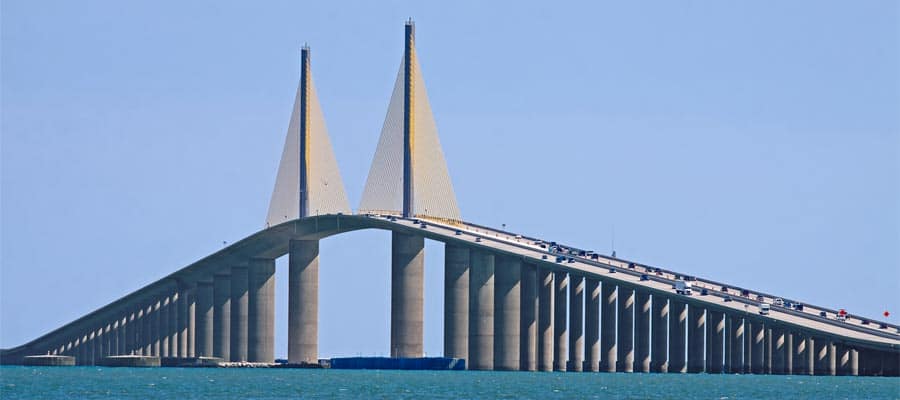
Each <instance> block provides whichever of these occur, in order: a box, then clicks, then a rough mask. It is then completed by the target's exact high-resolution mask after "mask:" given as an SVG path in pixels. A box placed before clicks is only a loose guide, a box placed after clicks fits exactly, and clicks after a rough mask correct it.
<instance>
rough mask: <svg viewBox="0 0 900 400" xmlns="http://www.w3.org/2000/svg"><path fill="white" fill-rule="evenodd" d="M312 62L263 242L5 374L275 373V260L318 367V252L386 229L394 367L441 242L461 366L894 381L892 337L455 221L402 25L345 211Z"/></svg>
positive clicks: (44, 345)
mask: <svg viewBox="0 0 900 400" xmlns="http://www.w3.org/2000/svg"><path fill="white" fill-rule="evenodd" d="M310 54H311V53H310V50H309V49H308V48H304V49H303V50H302V52H301V74H300V75H301V76H300V82H299V85H298V88H297V95H296V98H295V101H294V107H293V110H292V113H291V119H290V122H289V124H288V132H287V136H286V139H285V145H284V150H283V153H282V156H281V163H280V165H279V169H278V172H277V174H278V175H277V179H276V184H275V188H274V190H273V192H272V198H271V201H270V206H269V210H268V214H267V216H266V220H265V229H263V230H261V231H259V232H256V233H254V234H252V235H250V236H248V237H246V238H244V239H243V240H240V241H238V242H236V243H234V244H232V245H230V246H228V247H226V248H224V249H222V250H220V251H217V252H216V253H213V254H211V255H209V256H207V257H205V258H203V259H201V260H199V261H197V262H195V263H193V264H191V265H188V266H186V267H184V268H182V269H180V270H177V271H175V272H173V273H172V274H170V275H168V276H166V277H163V278H162V279H160V280H158V281H156V282H154V283H152V284H150V285H148V286H146V287H144V288H142V289H140V290H137V291H135V292H133V293H130V294H127V295H125V296H124V297H122V298H120V299H119V300H117V301H115V302H113V303H111V304H108V305H106V306H104V307H102V308H100V309H98V310H95V311H93V312H91V313H89V314H87V315H85V316H84V317H82V318H79V319H77V320H75V321H73V322H71V323H69V324H66V325H64V326H62V327H60V328H58V329H56V330H54V331H52V332H49V333H47V334H45V335H43V336H41V337H39V338H37V339H35V340H33V341H31V342H29V343H26V344H24V345H21V346H19V347H16V348H12V349H5V350H2V351H0V362H2V363H3V364H23V363H29V364H41V363H44V364H50V363H69V362H74V363H76V364H79V365H94V364H106V365H112V364H116V363H120V364H121V363H128V362H132V363H149V364H153V365H155V364H159V363H160V362H162V363H163V364H177V363H178V362H179V361H180V360H197V359H221V360H224V361H235V362H240V361H247V362H260V363H272V362H274V315H275V308H274V298H275V293H274V291H275V285H274V272H275V259H277V258H279V257H282V256H285V255H287V256H288V258H289V267H288V268H289V285H288V287H289V289H288V291H289V292H288V349H287V350H288V361H289V362H291V363H298V364H299V363H316V362H317V361H318V356H319V354H318V300H319V296H318V270H319V259H318V255H319V240H321V239H323V238H326V237H329V236H333V235H338V234H341V233H344V232H349V231H354V230H360V229H384V230H390V231H391V232H392V239H391V241H392V243H391V249H392V250H391V316H390V318H391V343H390V353H391V356H392V357H397V358H418V357H422V356H423V342H424V338H423V321H424V310H423V302H424V291H423V287H424V241H425V239H429V240H436V241H439V242H442V243H444V245H445V264H444V289H445V290H444V316H443V317H444V332H443V334H444V356H445V357H448V358H458V359H464V360H466V365H467V368H468V369H477V370H526V371H534V370H540V371H554V370H555V371H607V372H666V373H697V372H707V373H723V372H728V373H754V374H767V373H771V374H816V375H835V374H840V375H890V376H897V375H898V374H900V327H898V326H896V325H893V324H889V323H886V322H881V321H874V320H870V319H867V318H862V317H859V316H854V315H845V314H843V313H841V312H839V311H836V310H832V309H829V308H827V307H822V306H816V305H811V304H802V305H801V304H797V303H796V302H793V301H787V300H785V299H788V298H789V297H790V296H784V295H774V294H768V293H761V292H758V291H754V290H751V289H748V288H741V287H737V286H734V285H730V284H727V283H721V282H714V281H710V280H705V279H702V278H699V277H691V276H689V275H688V274H685V273H680V272H675V271H670V270H668V269H664V268H659V267H656V266H649V265H645V264H641V263H638V262H633V261H628V260H622V259H617V258H614V257H607V256H603V255H600V254H596V253H593V252H591V251H587V250H582V249H577V248H574V247H571V246H567V245H565V244H561V243H555V242H552V241H548V240H543V239H541V238H536V237H528V236H523V235H520V234H516V233H514V232H506V231H503V230H498V229H492V228H488V227H484V226H480V225H477V224H473V223H469V222H465V221H464V219H463V218H462V216H461V214H460V210H459V206H458V204H457V201H456V197H455V194H454V192H453V187H452V183H451V181H450V177H449V173H448V171H447V167H446V163H445V162H444V154H443V151H442V150H441V146H440V141H439V139H438V133H437V126H436V124H435V122H434V118H433V115H432V110H431V107H430V105H429V103H428V96H427V91H426V90H425V82H424V79H423V76H422V73H421V70H420V68H419V64H418V60H417V58H416V52H415V32H414V25H413V24H412V22H409V23H407V24H406V27H405V51H404V57H403V61H402V63H401V65H400V69H399V72H398V74H397V81H396V84H395V86H394V89H393V93H392V95H391V99H390V103H389V106H388V111H387V115H386V117H385V122H384V126H383V128H382V132H381V137H380V139H379V142H378V147H377V149H376V152H375V155H374V157H373V162H372V167H371V170H370V172H369V176H368V179H367V181H366V186H365V189H364V192H363V196H362V201H361V203H360V205H359V207H358V212H357V214H352V213H351V210H350V206H349V202H348V201H347V196H346V193H345V191H344V186H343V182H342V179H341V176H340V172H339V171H338V167H337V162H336V159H335V157H334V153H333V151H332V148H331V143H330V140H329V136H328V132H327V128H326V125H325V118H324V116H323V112H322V109H321V106H320V104H319V102H318V98H317V95H316V88H315V85H314V84H313V79H312V69H311V58H310ZM688 286H690V289H691V291H690V293H689V294H688V293H687V291H686V290H685V289H687V288H688ZM132 365H134V364H132Z"/></svg>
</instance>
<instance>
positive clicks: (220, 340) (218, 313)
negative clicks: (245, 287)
mask: <svg viewBox="0 0 900 400" xmlns="http://www.w3.org/2000/svg"><path fill="white" fill-rule="evenodd" d="M213 355H214V356H216V357H220V358H222V360H231V275H230V274H228V273H218V274H215V275H213Z"/></svg>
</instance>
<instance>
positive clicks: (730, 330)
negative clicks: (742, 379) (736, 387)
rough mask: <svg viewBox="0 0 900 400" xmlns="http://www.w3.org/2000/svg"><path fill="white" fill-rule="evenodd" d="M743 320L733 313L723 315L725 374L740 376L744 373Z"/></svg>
mask: <svg viewBox="0 0 900 400" xmlns="http://www.w3.org/2000/svg"><path fill="white" fill-rule="evenodd" d="M743 346H744V320H743V319H742V318H741V317H740V316H739V315H736V314H734V313H727V314H725V368H726V370H725V372H727V373H729V374H740V373H742V372H743V371H744V365H743Z"/></svg>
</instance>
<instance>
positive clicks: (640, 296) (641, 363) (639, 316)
mask: <svg viewBox="0 0 900 400" xmlns="http://www.w3.org/2000/svg"><path fill="white" fill-rule="evenodd" d="M634 298H635V301H636V302H637V305H636V307H635V309H634V370H635V372H645V373H648V372H650V309H651V304H650V292H647V291H644V290H635V292H634Z"/></svg>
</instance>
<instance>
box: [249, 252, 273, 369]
mask: <svg viewBox="0 0 900 400" xmlns="http://www.w3.org/2000/svg"><path fill="white" fill-rule="evenodd" d="M248 284H249V287H248V295H249V297H248V301H247V307H248V310H247V360H248V361H250V362H266V363H272V362H275V347H274V346H275V260H273V259H264V258H254V259H251V260H250V267H249V268H248Z"/></svg>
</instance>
